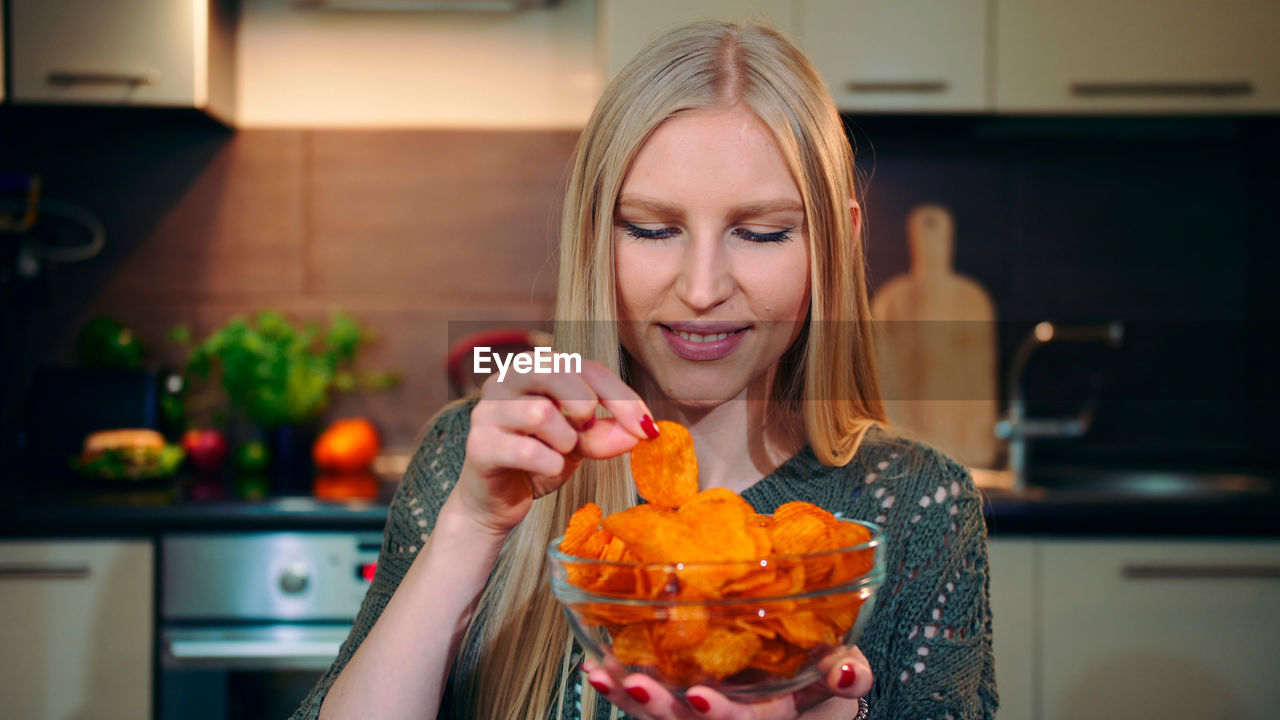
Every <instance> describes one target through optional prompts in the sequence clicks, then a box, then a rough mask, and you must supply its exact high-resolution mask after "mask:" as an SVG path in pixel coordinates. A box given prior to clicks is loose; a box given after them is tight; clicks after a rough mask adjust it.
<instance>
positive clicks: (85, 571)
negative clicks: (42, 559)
mask: <svg viewBox="0 0 1280 720" xmlns="http://www.w3.org/2000/svg"><path fill="white" fill-rule="evenodd" d="M87 577H89V566H88V565H73V564H70V563H66V564H55V563H51V564H40V565H36V564H28V563H12V564H5V565H0V580H83V579H84V578H87Z"/></svg>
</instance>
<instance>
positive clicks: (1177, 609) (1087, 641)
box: [1039, 541, 1280, 720]
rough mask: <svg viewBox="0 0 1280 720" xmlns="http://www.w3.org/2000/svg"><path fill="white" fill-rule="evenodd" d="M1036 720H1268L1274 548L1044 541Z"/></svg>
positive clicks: (1277, 549) (1274, 637) (1274, 669)
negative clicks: (1039, 701) (1193, 719)
mask: <svg viewBox="0 0 1280 720" xmlns="http://www.w3.org/2000/svg"><path fill="white" fill-rule="evenodd" d="M1041 579H1042V588H1043V589H1042V598H1043V600H1042V621H1043V625H1042V628H1043V643H1042V647H1041V652H1042V661H1041V676H1042V682H1043V697H1042V707H1041V712H1040V715H1039V717H1040V718H1042V719H1043V720H1075V719H1076V718H1090V720H1106V719H1107V718H1114V719H1115V720H1131V719H1132V718H1173V717H1197V718H1231V719H1232V720H1262V718H1274V717H1275V716H1276V708H1280V684H1278V683H1276V676H1277V675H1280V652H1278V651H1277V649H1278V648H1280V616H1277V614H1276V611H1277V608H1280V543H1277V542H1270V543H1267V542H1254V543H1249V542H1227V541H1218V542H1208V541H1205V542H1105V541H1090V542H1084V541H1082V542H1066V541H1062V542H1057V541H1055V542H1046V543H1044V545H1043V546H1042V548H1041Z"/></svg>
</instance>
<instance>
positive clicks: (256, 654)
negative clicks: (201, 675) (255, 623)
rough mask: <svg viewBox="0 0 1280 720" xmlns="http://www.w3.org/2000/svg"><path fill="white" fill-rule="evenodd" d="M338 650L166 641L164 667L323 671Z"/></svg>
mask: <svg viewBox="0 0 1280 720" xmlns="http://www.w3.org/2000/svg"><path fill="white" fill-rule="evenodd" d="M341 647H342V642H341V641H340V640H325V639H312V640H307V639H296V640H279V639H272V640H267V639H206V638H200V639H194V638H193V639H169V640H168V641H167V642H166V643H165V651H166V652H165V655H166V657H165V658H164V660H165V665H166V666H168V667H171V668H175V669H178V668H183V667H189V668H206V669H212V668H225V669H241V668H243V669H252V668H276V669H283V670H326V669H328V668H329V666H330V665H331V664H333V660H334V658H336V657H337V656H338V651H339V649H340V648H341Z"/></svg>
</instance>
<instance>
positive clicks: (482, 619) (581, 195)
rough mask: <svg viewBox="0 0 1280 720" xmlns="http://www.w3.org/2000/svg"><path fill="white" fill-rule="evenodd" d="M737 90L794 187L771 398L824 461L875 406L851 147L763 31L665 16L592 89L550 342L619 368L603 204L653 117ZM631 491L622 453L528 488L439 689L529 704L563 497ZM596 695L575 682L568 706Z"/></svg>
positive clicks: (569, 671)
mask: <svg viewBox="0 0 1280 720" xmlns="http://www.w3.org/2000/svg"><path fill="white" fill-rule="evenodd" d="M734 104H740V105H742V106H744V107H747V108H749V109H751V110H752V111H753V112H755V113H756V114H757V115H758V116H759V117H760V118H761V119H762V120H763V121H764V123H765V124H766V125H768V126H769V128H770V129H771V130H772V132H773V134H774V137H775V139H776V140H777V143H778V146H779V147H780V148H781V150H782V154H783V156H784V157H785V158H786V159H787V161H788V163H789V165H790V168H791V172H792V174H793V176H794V177H795V179H796V183H797V184H798V185H799V187H800V190H801V195H802V197H803V200H804V205H805V213H806V219H807V222H808V223H809V228H810V232H809V237H810V238H812V239H811V243H812V245H813V247H812V251H811V253H810V257H811V258H812V261H811V269H810V272H811V281H812V282H811V286H812V298H811V301H810V302H811V305H810V311H809V320H808V322H807V323H806V325H805V328H804V330H803V331H802V333H801V335H800V337H799V338H798V339H797V340H796V342H795V343H794V344H793V346H792V347H791V349H789V350H788V351H787V352H786V353H785V354H784V356H783V357H782V359H781V360H780V371H779V372H777V373H776V375H775V377H776V379H777V380H776V382H775V384H774V388H773V398H772V400H773V401H774V402H775V403H777V404H778V405H779V406H783V407H788V408H791V409H797V410H801V411H802V413H803V417H804V420H805V427H806V430H807V433H808V440H809V443H810V444H811V446H812V447H813V450H814V452H815V453H816V455H817V457H818V458H819V459H820V460H821V461H822V462H823V463H825V464H828V465H844V464H846V463H848V462H849V460H850V459H851V458H852V457H853V456H854V454H855V453H856V451H857V449H858V446H859V444H860V443H861V441H862V438H863V436H864V435H865V433H866V431H867V430H868V429H869V428H870V427H871V426H873V425H875V424H877V423H882V422H884V420H885V417H884V408H883V405H882V404H881V400H880V392H879V388H878V386H877V384H876V380H875V370H874V367H873V365H872V358H873V354H874V353H873V352H872V348H871V325H870V322H871V316H870V310H869V303H868V301H867V288H866V279H865V275H864V269H863V268H864V255H863V243H862V242H861V241H860V239H859V238H857V237H854V225H853V222H852V220H851V217H850V210H849V202H850V200H852V199H854V197H855V187H854V183H855V181H854V177H855V176H854V169H853V153H852V150H851V148H850V146H849V142H848V139H847V137H846V136H845V132H844V127H843V125H842V124H841V121H840V117H839V114H838V113H837V111H836V108H835V105H834V104H833V102H832V100H831V97H830V95H829V94H828V93H827V91H826V89H825V86H824V85H823V84H822V80H821V79H820V78H819V76H818V74H817V72H816V71H815V70H814V68H813V66H812V65H811V64H810V63H809V61H808V60H807V59H806V58H805V57H804V56H803V55H802V54H801V53H800V51H799V50H798V49H796V47H795V46H794V45H792V44H791V43H790V42H789V41H788V40H786V39H785V38H784V37H783V36H782V35H781V34H779V33H778V32H777V31H775V30H772V29H770V28H768V27H765V26H761V25H755V24H748V25H732V24H727V23H719V22H704V23H695V24H693V25H688V26H685V27H682V28H679V29H676V30H673V31H671V32H669V33H667V34H665V35H663V36H662V37H660V38H658V39H657V40H655V41H654V42H652V43H651V44H650V45H649V46H648V47H647V48H645V49H644V50H642V51H641V52H640V53H639V54H638V55H637V56H636V57H635V58H633V59H632V60H631V62H630V63H628V64H627V65H626V66H625V67H624V68H622V70H621V71H619V73H618V75H617V76H616V77H615V78H614V79H613V80H612V82H611V83H610V84H609V86H608V87H607V88H606V89H605V91H604V94H603V96H602V97H601V99H600V101H599V103H598V104H597V105H596V108H595V111H594V112H593V113H592V115H591V118H590V120H589V121H588V122H587V126H586V128H585V129H584V130H583V133H582V136H581V137H580V139H579V141H578V145H577V148H576V150H575V154H574V160H573V166H572V172H571V175H570V179H569V184H568V187H567V190H566V196H565V204H564V211H563V213H564V214H563V218H562V223H561V238H560V278H559V288H558V292H557V295H556V318H557V325H556V333H555V344H556V348H557V350H560V351H564V352H577V353H581V354H582V356H583V357H589V358H594V359H596V360H598V361H600V362H602V363H604V364H605V365H606V366H608V367H610V368H612V369H613V370H614V371H615V372H618V373H620V374H621V373H623V371H624V364H625V363H624V357H623V351H622V349H621V346H620V345H619V342H618V335H617V331H616V323H615V322H614V321H616V319H617V312H616V305H615V300H616V296H615V286H614V269H613V262H614V259H613V240H612V234H611V233H612V226H613V213H614V205H615V203H616V201H617V197H618V194H619V192H620V189H621V187H622V183H623V180H624V178H625V177H626V173H627V170H628V169H629V167H630V165H631V161H632V159H633V158H634V157H635V155H636V153H637V152H638V151H639V149H640V147H641V146H642V145H643V144H644V142H645V141H646V140H647V139H648V137H649V135H650V134H651V133H652V132H653V131H654V129H655V128H657V127H658V125H659V124H661V123H662V122H663V121H664V120H665V119H667V118H668V117H671V116H672V115H673V114H674V113H677V112H681V111H684V110H695V109H707V108H720V107H727V106H730V105H734ZM589 501H590V502H595V503H596V504H598V505H599V506H600V507H601V508H602V509H603V510H604V512H605V513H611V512H617V511H619V510H622V509H625V508H627V507H629V506H631V505H634V504H635V486H634V484H633V482H632V480H631V476H630V472H629V470H628V468H627V465H626V462H625V458H614V459H612V460H608V461H603V462H600V461H591V462H585V463H583V464H582V466H581V467H580V468H579V469H578V471H577V473H576V475H575V476H574V478H573V479H571V480H570V482H568V483H567V484H565V486H564V487H563V488H561V490H560V491H559V492H558V493H556V494H555V495H553V496H549V497H546V498H543V499H541V500H539V501H537V502H535V503H534V505H533V508H532V510H531V511H530V512H529V515H528V516H527V517H526V518H525V519H524V521H522V522H521V523H520V525H519V526H517V527H516V529H515V530H514V531H513V532H512V534H511V536H510V538H509V539H508V541H507V543H506V545H505V546H504V548H503V550H502V553H501V554H500V556H499V558H498V562H497V566H496V567H495V569H494V572H493V575H492V577H491V578H490V581H489V584H488V586H487V588H486V590H485V591H484V593H483V595H482V596H481V598H480V602H479V607H478V609H477V613H476V617H477V620H478V622H473V623H472V626H471V628H470V629H469V630H468V632H467V637H466V639H465V640H464V647H470V646H471V645H472V644H473V643H475V644H477V645H478V648H479V650H480V661H479V666H478V669H477V672H476V673H475V674H474V675H473V676H470V677H459V678H457V684H456V686H455V688H454V692H455V697H458V698H459V699H460V700H461V701H462V703H463V704H464V705H473V706H474V707H475V708H477V716H478V717H482V718H504V719H507V720H520V719H525V718H543V717H545V716H546V714H547V712H548V710H549V709H551V708H557V709H558V708H559V707H560V706H559V704H558V703H559V698H562V697H563V696H564V691H565V688H566V685H567V684H569V683H574V682H577V681H578V678H575V677H572V675H573V673H575V672H576V668H570V667H569V666H568V652H567V650H568V649H569V647H570V646H571V644H570V636H569V628H568V624H567V622H566V620H565V618H564V615H563V612H562V611H561V609H560V608H559V607H558V606H557V605H556V602H555V600H554V599H553V598H552V595H551V592H550V588H549V585H548V577H547V572H546V559H545V556H544V553H545V549H546V546H547V543H549V542H550V541H551V539H552V538H553V537H555V536H556V535H558V534H559V533H561V532H563V530H564V527H565V526H566V524H567V523H568V519H569V516H570V515H571V514H572V512H573V511H574V510H575V509H577V508H578V507H580V506H581V505H583V504H584V503H586V502H589ZM596 702H597V696H596V694H595V692H594V690H593V689H592V688H591V687H590V685H589V684H585V683H584V687H583V703H582V707H583V717H586V718H592V717H594V714H595V707H596Z"/></svg>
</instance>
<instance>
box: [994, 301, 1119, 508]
mask: <svg viewBox="0 0 1280 720" xmlns="http://www.w3.org/2000/svg"><path fill="white" fill-rule="evenodd" d="M1123 338H1124V325H1123V323H1121V322H1120V321H1119V320H1114V321H1112V322H1109V323H1103V324H1097V325H1055V324H1053V323H1051V322H1042V323H1039V324H1038V325H1036V327H1035V329H1034V330H1033V331H1032V332H1031V334H1030V335H1028V336H1027V338H1026V339H1025V340H1023V341H1022V345H1020V346H1019V347H1018V351H1017V353H1016V354H1015V355H1014V357H1013V365H1012V367H1011V368H1010V370H1009V412H1008V414H1007V415H1005V417H1004V419H1003V420H1001V421H999V422H997V423H996V426H995V433H996V437H998V438H1000V439H1002V440H1008V441H1009V471H1010V472H1011V473H1012V474H1013V490H1015V491H1022V490H1025V489H1026V486H1027V477H1026V474H1027V440H1028V439H1029V438H1037V437H1040V438H1047V437H1059V438H1071V437H1080V436H1081V435H1084V434H1085V433H1086V432H1087V431H1088V430H1089V426H1090V425H1091V424H1093V407H1094V404H1095V402H1096V400H1097V393H1096V390H1097V377H1096V376H1095V378H1094V381H1095V382H1094V390H1095V392H1094V393H1091V394H1090V395H1089V396H1088V398H1087V399H1086V400H1085V405H1084V408H1083V409H1081V411H1080V413H1079V414H1078V415H1076V416H1074V417H1065V418H1052V419H1050V418H1035V419H1028V418H1027V417H1026V402H1025V400H1024V398H1023V395H1022V376H1023V374H1024V373H1025V372H1026V369H1027V362H1028V361H1029V360H1030V359H1031V355H1032V354H1033V353H1035V351H1036V349H1037V348H1039V347H1041V346H1043V345H1047V344H1049V343H1060V342H1076V343H1080V342H1089V343H1092V342H1101V343H1106V344H1107V346H1109V347H1113V348H1114V347H1119V346H1120V341H1121V340H1122V339H1123Z"/></svg>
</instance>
